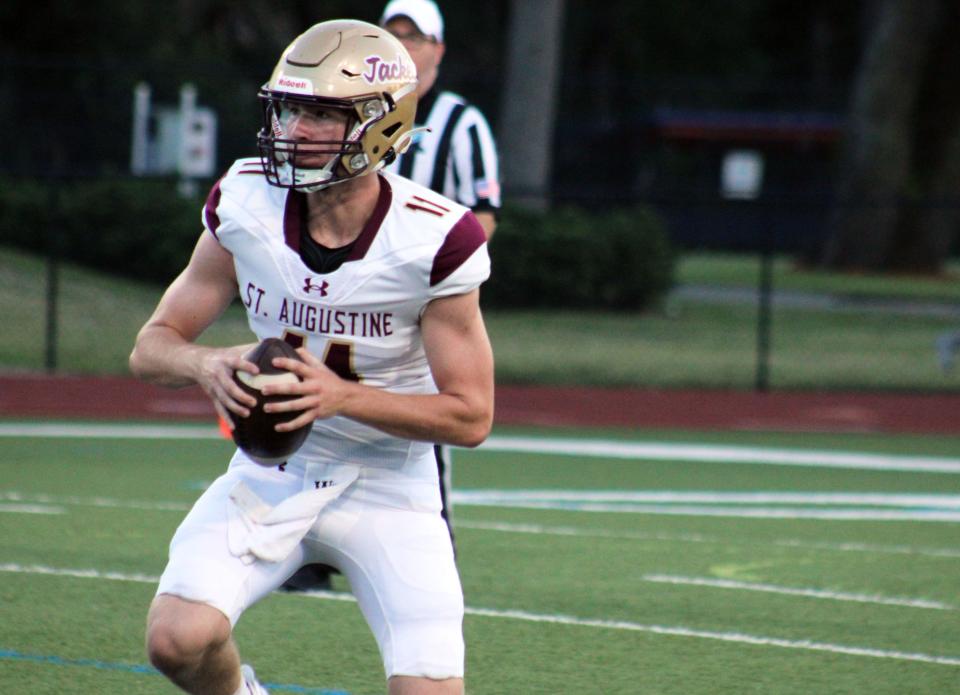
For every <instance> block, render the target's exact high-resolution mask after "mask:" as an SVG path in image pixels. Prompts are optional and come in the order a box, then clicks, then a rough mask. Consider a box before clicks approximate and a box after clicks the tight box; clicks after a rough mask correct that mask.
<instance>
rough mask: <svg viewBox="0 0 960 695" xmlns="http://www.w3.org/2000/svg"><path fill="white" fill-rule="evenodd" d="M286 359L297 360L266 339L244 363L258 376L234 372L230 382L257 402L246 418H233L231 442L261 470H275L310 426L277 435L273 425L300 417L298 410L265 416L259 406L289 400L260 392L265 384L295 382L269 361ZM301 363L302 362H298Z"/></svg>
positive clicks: (276, 341) (281, 344)
mask: <svg viewBox="0 0 960 695" xmlns="http://www.w3.org/2000/svg"><path fill="white" fill-rule="evenodd" d="M275 357H289V358H290V359H294V360H300V355H298V354H297V352H296V350H294V349H293V347H292V346H291V345H290V344H288V343H286V342H284V341H283V340H280V339H279V338H267V339H266V340H263V341H262V342H261V343H260V344H259V345H257V347H255V348H254V349H253V351H252V352H250V353H249V354H248V355H246V359H247V360H248V361H250V362H253V363H254V364H255V365H257V367H259V368H260V373H259V374H249V373H247V372H241V371H234V373H233V379H234V381H235V382H236V383H237V385H238V386H240V388H241V389H243V390H244V391H246V392H247V393H249V394H250V395H251V396H253V397H254V398H256V399H257V404H256V405H255V406H254V407H252V408H250V415H249V416H247V417H239V416H237V415H234V418H233V421H234V430H233V441H234V442H236V445H237V446H238V447H240V449H241V450H243V452H244V453H245V454H246V455H247V456H249V457H250V458H251V459H253V460H254V461H256V462H257V463H259V464H260V465H261V466H275V465H277V464H280V463H283V462H284V461H286V460H287V459H288V458H289V457H290V456H292V455H293V454H294V453H295V452H296V451H297V449H299V448H300V447H301V446H302V445H303V442H304V440H305V439H306V438H307V435H308V434H309V433H310V423H308V424H306V425H304V426H303V427H300V428H298V429H295V430H292V431H290V432H277V431H276V430H275V429H274V425H277V424H279V423H281V422H289V421H290V420H293V419H295V418H296V417H298V416H299V415H300V413H302V412H303V411H302V410H298V411H290V412H283V413H266V412H264V410H263V406H264V405H265V404H267V403H276V402H280V401H284V400H290V399H291V396H264V395H263V394H262V393H261V389H262V388H263V387H264V386H265V385H266V384H277V383H289V382H295V381H299V380H300V377H298V376H297V375H296V374H294V373H293V372H288V371H286V370H284V369H279V368H277V367H274V366H273V358H275ZM301 361H302V360H301Z"/></svg>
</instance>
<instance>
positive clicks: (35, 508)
mask: <svg viewBox="0 0 960 695" xmlns="http://www.w3.org/2000/svg"><path fill="white" fill-rule="evenodd" d="M66 511H67V510H65V509H64V508H63V507H51V506H49V505H44V504H0V512H7V513H10V514H65V513H66Z"/></svg>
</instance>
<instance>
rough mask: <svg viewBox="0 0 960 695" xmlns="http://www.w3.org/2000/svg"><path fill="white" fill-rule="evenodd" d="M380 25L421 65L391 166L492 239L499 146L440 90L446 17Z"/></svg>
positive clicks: (421, 10) (410, 15)
mask: <svg viewBox="0 0 960 695" xmlns="http://www.w3.org/2000/svg"><path fill="white" fill-rule="evenodd" d="M380 26H382V27H384V28H385V29H386V30H387V31H389V32H390V33H391V34H393V35H394V36H396V37H397V38H398V39H400V42H401V43H402V44H403V46H404V48H406V49H407V52H408V53H409V54H410V57H411V58H412V59H413V62H414V64H415V65H416V66H417V80H418V81H419V82H418V85H417V117H416V125H417V126H418V127H424V126H425V127H426V128H428V130H427V131H421V132H420V135H419V138H418V139H416V140H414V143H413V145H412V146H411V147H410V149H408V150H407V151H406V152H405V153H404V154H402V155H400V156H399V157H398V158H397V160H396V161H394V162H393V163H392V164H391V165H390V166H389V167H388V170H389V171H392V172H394V173H397V174H400V175H401V176H406V177H407V178H409V179H413V180H414V181H416V182H417V183H419V184H421V185H424V186H427V187H429V188H431V189H433V190H434V191H436V192H437V193H441V194H443V195H445V196H446V197H447V198H450V199H452V200H455V201H457V202H458V203H460V204H461V205H465V206H467V207H468V208H470V209H472V210H473V213H474V214H475V215H476V216H477V220H479V222H480V224H481V225H482V226H483V230H484V231H485V232H486V234H487V240H488V241H489V240H490V237H491V236H493V231H494V229H496V226H497V214H498V212H499V209H500V179H499V175H498V172H497V147H496V144H495V143H494V141H493V134H492V133H491V132H490V126H489V125H487V119H485V118H484V117H483V114H482V113H480V110H479V109H478V108H477V107H475V106H473V105H471V104H470V103H469V102H467V100H466V99H464V98H463V97H462V96H460V95H459V94H455V93H454V92H448V91H441V90H438V89H437V86H436V85H437V75H438V74H439V70H440V63H441V62H442V61H443V54H444V52H445V51H446V46H445V45H444V43H443V17H442V16H441V15H440V10H439V9H438V8H437V5H436V3H435V2H433V0H391V1H390V2H388V3H387V6H386V7H384V8H383V15H382V16H381V17H380ZM435 451H436V456H437V472H438V473H439V477H440V497H441V499H442V501H443V510H442V512H441V513H442V514H443V518H444V520H445V521H446V522H447V528H448V529H449V530H450V540H451V542H452V541H453V526H452V525H451V523H450V506H451V505H450V500H449V496H448V490H449V489H450V468H451V464H452V458H451V451H450V449H449V447H441V446H439V445H438V446H436V447H435Z"/></svg>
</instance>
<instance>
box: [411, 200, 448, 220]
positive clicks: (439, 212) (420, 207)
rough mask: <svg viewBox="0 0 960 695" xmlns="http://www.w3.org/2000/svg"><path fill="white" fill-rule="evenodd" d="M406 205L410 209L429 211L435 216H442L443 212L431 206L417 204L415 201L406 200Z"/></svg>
mask: <svg viewBox="0 0 960 695" xmlns="http://www.w3.org/2000/svg"><path fill="white" fill-rule="evenodd" d="M406 207H408V208H410V209H411V210H423V211H424V212H429V213H430V214H431V215H436V216H437V217H443V213H442V212H441V211H440V210H434V209H433V208H425V207H423V206H422V205H417V204H416V203H411V202H409V201H408V202H407V203H406Z"/></svg>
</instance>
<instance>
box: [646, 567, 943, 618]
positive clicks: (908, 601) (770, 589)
mask: <svg viewBox="0 0 960 695" xmlns="http://www.w3.org/2000/svg"><path fill="white" fill-rule="evenodd" d="M643 580H644V581H647V582H655V583H659V584H678V585H686V586H706V587H712V588H715V589H738V590H741V591H760V592H764V593H770V594H784V595H787V596H805V597H807V598H817V599H827V600H832V601H851V602H854V603H875V604H879V605H883V606H901V607H905V608H930V609H933V610H940V611H952V610H955V608H954V607H953V606H951V605H950V604H947V603H941V602H940V601H929V600H927V599H916V598H901V597H887V596H878V595H874V594H854V593H846V592H842V591H824V590H822V589H798V588H795V587H786V586H778V585H776V584H762V583H757V582H740V581H734V580H732V579H713V578H711V577H684V576H679V575H673V574H646V575H644V576H643Z"/></svg>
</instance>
